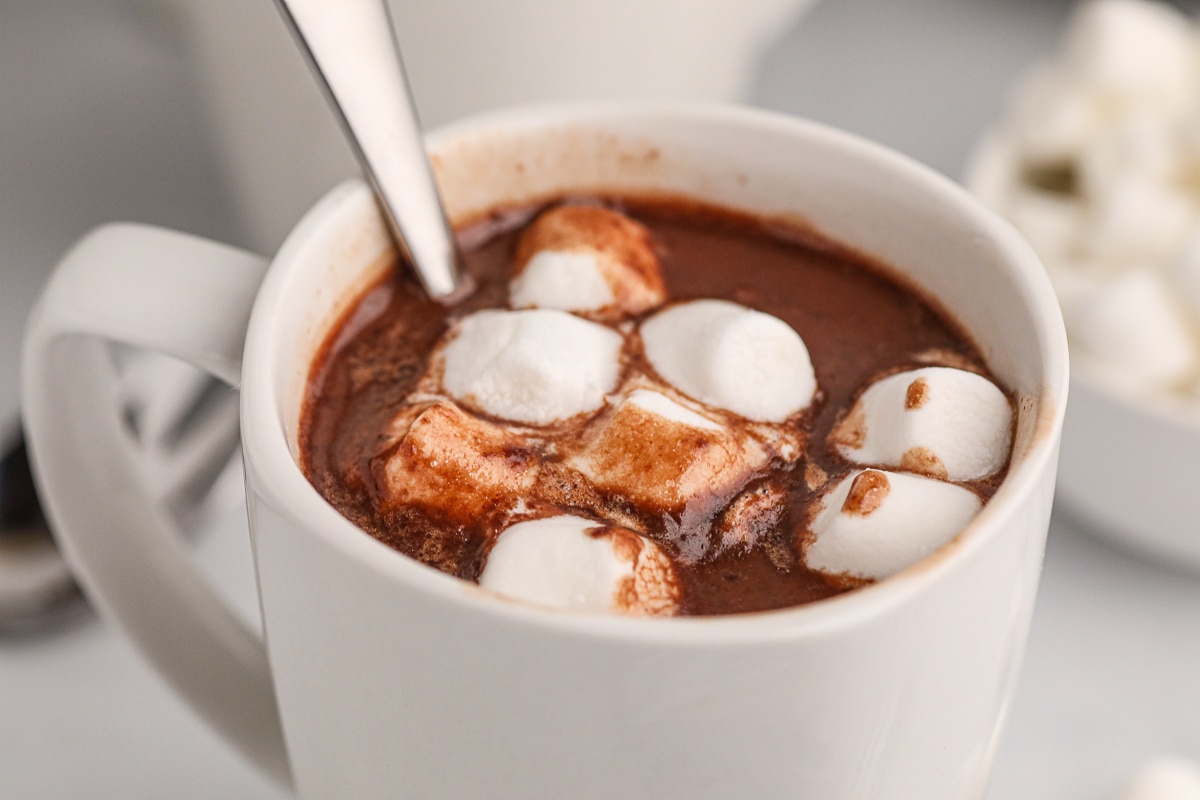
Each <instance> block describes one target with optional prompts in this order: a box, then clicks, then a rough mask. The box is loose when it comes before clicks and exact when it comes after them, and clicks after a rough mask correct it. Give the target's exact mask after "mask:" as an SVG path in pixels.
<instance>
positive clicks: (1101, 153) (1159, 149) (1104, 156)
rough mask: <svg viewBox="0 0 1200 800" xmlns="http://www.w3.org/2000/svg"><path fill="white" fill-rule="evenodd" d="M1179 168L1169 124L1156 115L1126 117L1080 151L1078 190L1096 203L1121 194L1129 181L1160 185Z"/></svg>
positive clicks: (1108, 125) (1094, 136)
mask: <svg viewBox="0 0 1200 800" xmlns="http://www.w3.org/2000/svg"><path fill="white" fill-rule="evenodd" d="M1180 164H1181V161H1180V150H1179V147H1178V145H1177V143H1176V134H1175V132H1174V130H1173V126H1172V124H1171V123H1170V121H1168V120H1166V119H1164V118H1163V117H1162V116H1161V115H1156V114H1148V113H1129V114H1124V115H1122V116H1121V117H1120V118H1119V119H1115V120H1113V121H1112V122H1111V123H1109V124H1107V125H1105V126H1104V127H1103V128H1101V129H1100V130H1098V131H1096V133H1095V134H1093V135H1092V136H1091V137H1090V138H1089V140H1088V141H1087V142H1086V143H1085V144H1084V145H1083V147H1082V148H1081V149H1080V152H1079V158H1078V160H1077V171H1078V179H1079V188H1080V191H1081V192H1082V193H1083V194H1084V195H1085V196H1086V197H1088V198H1091V199H1097V198H1101V197H1104V196H1107V195H1108V194H1110V193H1112V192H1114V191H1120V190H1121V189H1122V188H1123V186H1124V185H1125V183H1126V182H1128V181H1130V180H1137V181H1139V182H1146V183H1152V184H1160V185H1161V184H1165V183H1167V182H1169V181H1170V180H1171V177H1172V175H1174V174H1175V173H1176V172H1177V171H1178V170H1179V167H1180Z"/></svg>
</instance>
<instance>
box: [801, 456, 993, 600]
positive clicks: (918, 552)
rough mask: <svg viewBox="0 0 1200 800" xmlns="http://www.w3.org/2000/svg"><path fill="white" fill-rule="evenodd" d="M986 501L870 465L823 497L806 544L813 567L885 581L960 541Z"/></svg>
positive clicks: (928, 480)
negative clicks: (962, 531)
mask: <svg viewBox="0 0 1200 800" xmlns="http://www.w3.org/2000/svg"><path fill="white" fill-rule="evenodd" d="M981 507H982V503H981V502H980V500H979V497H978V496H977V495H976V494H975V493H974V492H972V491H970V490H969V489H964V488H963V487H961V486H957V485H955V484H952V483H945V482H943V481H939V480H934V479H932V478H922V477H919V476H916V475H906V474H903V473H896V472H882V471H880V470H874V469H866V470H862V471H861V472H856V473H853V474H851V475H849V476H848V477H846V478H844V479H843V480H842V481H840V482H839V483H838V484H836V485H835V486H834V487H833V488H832V489H830V490H829V491H828V492H827V493H826V494H825V496H824V497H822V498H821V501H820V504H819V506H818V510H817V511H816V513H815V514H814V515H813V519H812V521H811V522H810V524H809V536H810V539H809V540H808V542H807V544H806V546H805V547H804V548H803V552H804V563H805V564H807V565H808V567H809V568H810V569H814V570H817V571H820V572H824V573H826V574H830V575H847V576H850V577H853V578H863V579H868V580H881V579H883V578H886V577H888V576H890V575H894V574H896V573H897V572H899V571H900V570H902V569H904V568H905V567H908V566H911V565H912V564H915V563H917V562H918V561H920V560H921V559H922V558H924V557H925V556H927V555H929V554H930V553H932V552H933V551H934V550H937V549H938V548H939V547H941V546H942V545H944V544H946V543H947V542H949V541H950V540H951V539H953V538H954V537H955V536H956V535H957V534H958V532H959V531H961V530H962V529H963V527H964V526H965V525H966V524H967V523H968V522H969V521H970V520H971V518H972V517H974V516H975V515H976V514H977V513H979V509H980V508H981Z"/></svg>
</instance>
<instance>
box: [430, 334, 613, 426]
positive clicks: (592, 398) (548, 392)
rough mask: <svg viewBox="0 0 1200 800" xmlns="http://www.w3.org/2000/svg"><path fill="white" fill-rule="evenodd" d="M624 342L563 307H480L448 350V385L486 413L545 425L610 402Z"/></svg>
mask: <svg viewBox="0 0 1200 800" xmlns="http://www.w3.org/2000/svg"><path fill="white" fill-rule="evenodd" d="M622 343H623V340H622V338H621V336H620V335H619V334H618V333H616V332H615V331H613V330H611V329H610V328H606V327H604V326H603V325H599V324H596V323H594V322H588V321H587V320H583V319H579V318H578V317H574V316H571V315H570V314H567V313H565V312H562V311H550V310H532V311H497V310H486V311H479V312H476V313H474V314H472V315H470V316H469V317H466V318H464V319H463V320H461V321H460V322H459V324H458V330H457V332H456V335H455V336H454V338H453V339H451V340H450V342H449V344H447V345H446V346H445V348H444V350H443V352H442V357H443V360H444V369H443V372H442V386H443V388H444V389H445V391H446V392H447V393H449V394H450V395H451V396H452V397H454V398H455V399H457V400H459V401H461V402H463V403H466V404H468V405H471V406H472V407H474V408H476V409H478V410H481V411H483V412H486V413H488V414H492V415H494V416H497V417H502V418H504V419H507V420H513V421H515V422H524V423H528V424H531V425H546V424H549V423H551V422H554V421H555V420H561V419H566V418H568V417H573V416H575V415H576V414H582V413H584V412H587V411H595V410H596V409H598V408H599V407H600V406H601V405H602V404H603V403H604V396H605V395H606V394H607V393H608V392H610V391H612V389H613V388H614V387H615V386H616V383H617V378H618V376H619V373H620V353H621V347H622Z"/></svg>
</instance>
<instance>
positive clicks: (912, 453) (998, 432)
mask: <svg viewBox="0 0 1200 800" xmlns="http://www.w3.org/2000/svg"><path fill="white" fill-rule="evenodd" d="M1011 438H1012V407H1011V405H1010V404H1009V402H1008V398H1007V397H1005V396H1004V393H1003V392H1001V391H1000V390H999V389H998V388H996V385H995V384H993V383H992V382H991V381H989V380H988V379H987V378H985V377H983V376H982V375H977V374H976V373H974V372H968V371H966V370H961V369H955V368H952V367H922V368H920V369H915V370H910V371H907V372H901V373H897V374H895V375H889V376H888V377H886V378H883V379H881V380H879V381H876V382H875V383H873V384H872V385H871V386H869V387H868V388H867V390H866V391H865V392H863V393H862V396H861V397H859V399H858V400H857V401H856V402H855V404H854V406H853V407H852V408H851V409H850V412H849V413H848V414H847V415H846V416H845V417H844V418H843V419H842V420H840V421H839V422H838V424H837V426H836V427H835V428H834V431H833V434H832V435H831V440H832V441H833V443H834V445H835V446H836V447H837V449H838V451H839V452H840V453H841V454H842V455H843V456H845V457H846V458H848V459H849V460H851V461H853V462H855V463H857V464H867V465H875V466H884V467H898V468H900V469H903V470H907V471H909V472H920V473H922V474H925V475H930V476H932V477H936V478H942V479H944V480H952V481H965V480H975V479H977V478H984V477H987V476H988V475H992V474H995V473H996V472H997V471H998V470H999V469H1001V468H1002V467H1003V466H1004V464H1005V462H1006V461H1007V459H1008V447H1009V442H1010V440H1011Z"/></svg>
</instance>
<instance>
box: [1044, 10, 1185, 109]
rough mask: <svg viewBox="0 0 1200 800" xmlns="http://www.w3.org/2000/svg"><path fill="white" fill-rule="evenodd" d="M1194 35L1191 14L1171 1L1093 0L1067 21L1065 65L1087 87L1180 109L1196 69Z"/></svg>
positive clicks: (1064, 49) (1064, 48) (1064, 52)
mask: <svg viewBox="0 0 1200 800" xmlns="http://www.w3.org/2000/svg"><path fill="white" fill-rule="evenodd" d="M1191 39H1192V37H1191V31H1190V26H1189V23H1188V20H1187V18H1186V17H1185V16H1184V15H1183V14H1181V13H1180V12H1178V11H1176V10H1175V9H1173V8H1171V7H1170V6H1168V5H1167V4H1166V3H1147V2H1141V0H1092V2H1089V3H1086V4H1084V5H1082V6H1080V8H1079V9H1078V10H1077V11H1076V12H1075V14H1074V15H1073V16H1072V18H1071V20H1070V22H1069V23H1068V27H1067V34H1066V39H1065V41H1064V45H1063V57H1064V67H1065V68H1066V69H1067V70H1068V71H1069V72H1070V73H1071V75H1072V76H1074V79H1075V80H1077V81H1079V82H1080V83H1081V84H1083V85H1084V86H1088V87H1093V88H1095V89H1097V90H1100V91H1103V92H1106V93H1111V94H1117V95H1137V96H1138V97H1139V98H1153V99H1154V100H1155V101H1156V102H1158V103H1161V104H1163V105H1164V106H1168V107H1171V108H1179V107H1181V106H1184V105H1186V104H1187V102H1188V99H1189V98H1188V95H1189V92H1190V91H1191V83H1192V78H1193V74H1194V67H1195V63H1194V60H1193V59H1194V57H1193V54H1192V41H1191Z"/></svg>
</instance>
